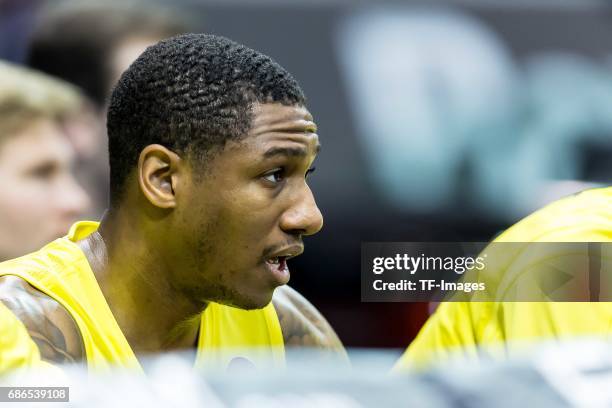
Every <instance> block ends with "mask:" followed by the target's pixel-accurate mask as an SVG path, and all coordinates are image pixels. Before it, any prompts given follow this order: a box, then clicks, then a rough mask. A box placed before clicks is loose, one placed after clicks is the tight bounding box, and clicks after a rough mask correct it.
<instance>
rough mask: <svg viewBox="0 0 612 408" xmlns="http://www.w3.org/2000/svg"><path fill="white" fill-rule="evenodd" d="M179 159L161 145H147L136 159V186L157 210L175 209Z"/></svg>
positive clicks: (179, 169) (179, 167)
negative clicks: (138, 186)
mask: <svg viewBox="0 0 612 408" xmlns="http://www.w3.org/2000/svg"><path fill="white" fill-rule="evenodd" d="M180 165H181V158H180V157H179V156H178V155H177V154H176V153H174V152H173V151H171V150H169V149H167V148H165V147H164V146H162V145H158V144H152V145H148V146H147V147H145V148H144V149H142V151H141V152H140V156H139V158H138V184H139V185H140V190H141V191H142V194H143V195H144V196H145V197H146V198H147V200H148V201H149V202H150V203H151V204H153V205H154V206H156V207H159V208H174V207H176V194H175V188H176V186H177V185H178V178H179V175H180V172H181V166H180Z"/></svg>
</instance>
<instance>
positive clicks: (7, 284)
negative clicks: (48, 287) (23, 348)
mask: <svg viewBox="0 0 612 408" xmlns="http://www.w3.org/2000/svg"><path fill="white" fill-rule="evenodd" d="M0 301H1V302H2V303H4V305H5V306H6V307H7V308H8V309H10V310H11V311H12V312H13V314H15V316H17V318H18V319H19V320H20V321H21V322H22V323H23V325H24V326H25V327H26V329H27V331H28V334H29V335H30V337H31V338H32V340H33V341H34V343H36V345H37V346H38V348H39V350H40V354H41V358H42V359H43V360H46V361H48V362H52V363H72V362H77V361H80V360H82V359H83V358H85V351H84V347H83V340H82V337H81V333H80V331H79V329H78V327H77V325H76V323H75V322H74V320H73V319H72V316H70V314H69V313H68V311H66V309H64V307H63V306H61V305H60V304H59V303H58V302H57V301H56V300H54V299H52V298H51V297H49V296H47V295H45V294H44V293H42V292H40V291H38V290H37V289H35V288H34V287H32V286H31V285H29V284H28V283H27V282H25V281H24V280H22V279H21V278H18V277H16V276H3V277H0Z"/></svg>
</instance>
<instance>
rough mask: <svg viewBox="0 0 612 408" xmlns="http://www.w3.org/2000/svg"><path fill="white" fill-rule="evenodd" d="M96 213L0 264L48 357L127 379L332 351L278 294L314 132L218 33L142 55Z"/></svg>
mask: <svg viewBox="0 0 612 408" xmlns="http://www.w3.org/2000/svg"><path fill="white" fill-rule="evenodd" d="M107 123H108V124H107V126H108V135H109V154H110V169H111V170H110V171H111V177H110V179H111V202H110V208H109V209H108V211H107V212H106V214H105V215H104V217H103V219H102V220H101V222H100V223H97V222H87V221H84V222H77V223H76V224H74V225H73V226H72V228H71V229H70V231H69V232H68V235H67V236H66V237H64V238H60V239H58V240H56V241H53V242H51V243H50V244H48V245H47V246H45V247H43V248H42V249H41V250H39V251H38V252H35V253H33V254H31V255H28V256H26V257H23V258H18V259H14V260H11V261H8V262H5V263H3V264H0V276H2V277H1V278H0V293H1V295H2V298H1V300H2V302H3V303H4V304H5V305H6V306H7V307H9V308H10V309H11V310H12V312H13V313H14V314H15V315H16V316H17V317H18V318H19V319H20V320H21V322H23V324H24V325H25V327H26V328H27V330H28V332H29V334H30V336H31V337H32V339H33V340H34V341H35V342H36V343H37V345H38V347H39V349H40V352H41V357H42V358H43V360H46V361H49V362H56V363H62V362H72V361H80V360H86V361H87V363H88V365H89V367H90V368H91V369H105V368H107V367H109V366H111V365H120V366H123V367H131V368H134V369H136V370H139V369H140V365H139V362H138V358H137V356H139V355H142V354H146V353H156V352H162V351H168V350H179V349H189V348H197V350H198V351H197V357H196V360H197V361H196V365H198V366H202V367H212V366H215V367H220V368H224V367H228V366H229V365H230V364H232V361H234V360H236V359H241V360H245V359H246V360H247V361H249V362H250V363H252V364H253V365H255V366H259V365H260V364H261V365H262V366H266V367H270V366H273V367H278V366H282V365H283V364H284V350H285V346H293V345H296V346H306V347H316V348H319V349H322V350H328V351H329V352H330V356H333V355H340V356H342V357H341V358H344V356H345V352H344V349H343V347H342V345H341V343H340V341H339V339H338V337H337V336H336V334H335V333H334V331H333V330H332V328H331V327H330V326H329V324H328V323H327V322H326V321H325V319H324V318H323V317H322V316H321V315H320V313H319V312H318V311H317V310H316V309H315V308H314V307H313V306H312V305H311V304H310V303H309V302H308V301H306V300H305V299H304V298H303V297H302V296H300V295H299V294H298V293H297V292H296V291H295V290H292V289H291V288H289V287H288V286H286V283H287V282H288V281H289V276H290V273H289V269H288V268H287V260H288V259H290V258H292V257H294V256H297V255H299V254H301V253H302V251H303V243H302V238H303V237H304V236H308V235H312V234H315V233H316V232H317V231H319V230H320V229H321V227H322V224H323V220H322V217H321V213H320V211H319V209H318V208H317V206H316V204H315V200H314V198H313V195H312V192H311V191H310V188H309V187H308V185H307V177H308V175H309V174H310V173H311V172H312V171H313V170H314V168H313V167H312V163H313V161H314V159H315V157H316V155H317V152H318V150H319V140H318V136H317V134H316V131H317V128H316V125H315V123H314V121H313V118H312V116H311V114H310V113H309V112H308V110H307V109H306V107H305V100H304V95H303V93H302V90H301V89H300V87H299V85H298V84H297V82H296V81H295V80H294V79H293V77H292V76H291V75H290V74H289V73H288V72H287V71H285V70H284V69H283V68H282V67H280V66H279V65H278V64H276V63H275V62H274V61H272V60H271V59H270V58H269V57H267V56H265V55H263V54H261V53H259V52H257V51H254V50H252V49H249V48H247V47H245V46H243V45H240V44H237V43H235V42H232V41H230V40H228V39H225V38H223V37H217V36H212V35H204V34H188V35H182V36H177V37H173V38H171V39H168V40H164V41H161V42H159V43H157V44H156V45H154V46H152V47H150V48H148V49H147V50H146V51H145V52H144V53H143V54H142V55H141V56H140V57H139V58H138V59H137V60H136V61H135V62H134V63H133V64H132V65H131V66H130V68H129V69H128V70H127V71H125V72H124V73H123V75H122V76H121V78H120V80H119V82H118V84H117V85H116V87H115V89H114V91H113V94H112V97H111V100H110V106H109V111H108V118H107Z"/></svg>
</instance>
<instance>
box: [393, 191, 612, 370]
mask: <svg viewBox="0 0 612 408" xmlns="http://www.w3.org/2000/svg"><path fill="white" fill-rule="evenodd" d="M609 241H612V187H609V188H602V189H594V190H589V191H585V192H582V193H580V194H577V195H574V196H571V197H567V198H565V199H562V200H559V201H557V202H554V203H552V204H550V205H548V206H547V207H544V208H543V209H541V210H539V211H537V212H535V213H533V214H532V215H530V216H529V217H527V218H525V219H523V220H522V221H520V222H519V223H517V224H515V225H514V226H512V227H511V228H509V229H508V230H507V231H505V232H504V233H503V234H501V235H500V236H499V237H498V238H497V239H496V240H495V242H609ZM611 335H612V303H609V302H599V303H595V302H593V303H589V302H581V303H573V302H480V303H479V302H472V303H467V302H465V303H464V302H447V303H442V304H440V306H439V307H438V309H437V310H436V312H435V313H434V314H433V315H432V316H431V318H430V319H429V320H428V321H427V322H426V323H425V325H424V326H423V328H422V329H421V331H420V333H419V334H418V336H417V337H416V339H415V340H414V341H413V342H412V344H411V345H410V347H409V348H408V350H407V351H406V352H405V353H404V355H403V356H402V357H401V358H400V360H399V361H398V363H397V365H396V367H395V368H396V370H403V369H415V368H416V369H419V368H423V367H425V366H428V365H430V364H435V363H437V362H440V361H442V360H444V359H446V358H448V357H451V356H455V355H457V354H459V355H463V356H464V357H470V358H478V356H479V353H481V354H482V353H483V352H485V353H486V352H487V349H488V350H490V351H491V355H493V356H495V357H499V356H508V355H510V354H512V353H514V352H521V350H523V349H524V348H525V347H528V346H530V345H532V344H534V342H539V341H546V340H553V339H571V338H577V337H597V338H604V339H607V340H609V339H610V338H611Z"/></svg>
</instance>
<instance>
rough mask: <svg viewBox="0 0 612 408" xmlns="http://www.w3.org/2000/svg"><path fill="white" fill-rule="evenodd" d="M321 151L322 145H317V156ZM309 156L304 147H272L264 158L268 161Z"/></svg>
mask: <svg viewBox="0 0 612 408" xmlns="http://www.w3.org/2000/svg"><path fill="white" fill-rule="evenodd" d="M320 150H321V145H320V144H318V143H317V145H316V147H315V154H318V153H319V151H320ZM307 155H308V152H307V151H306V149H304V148H302V147H280V146H279V147H272V148H270V149H268V150H267V151H266V152H265V153H264V154H263V156H264V158H266V159H268V158H270V157H274V156H288V157H305V156H307Z"/></svg>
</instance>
